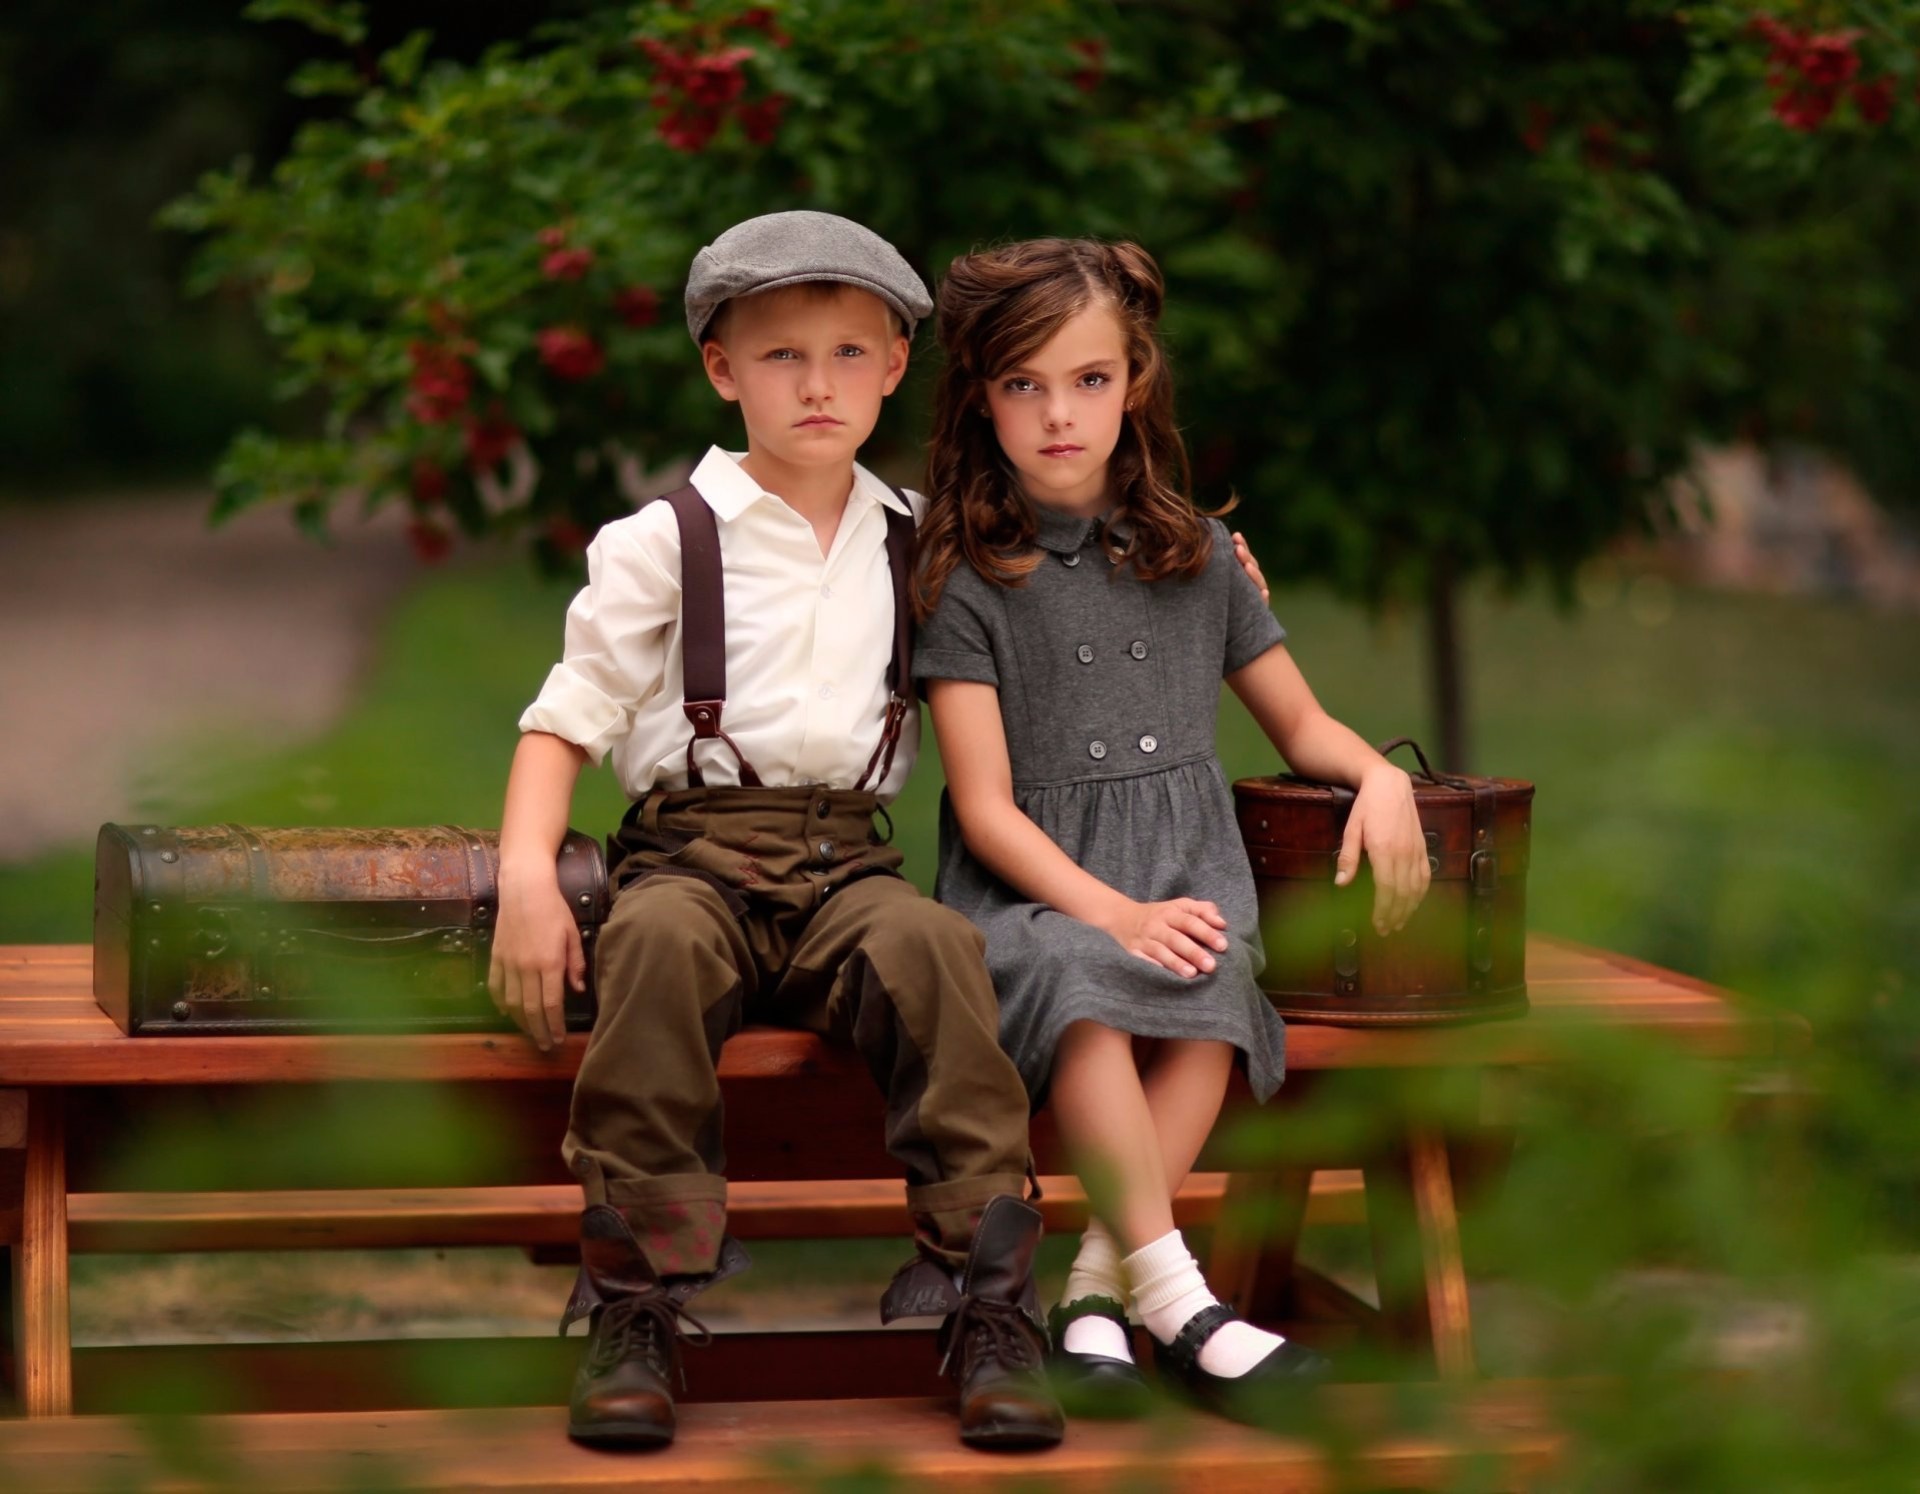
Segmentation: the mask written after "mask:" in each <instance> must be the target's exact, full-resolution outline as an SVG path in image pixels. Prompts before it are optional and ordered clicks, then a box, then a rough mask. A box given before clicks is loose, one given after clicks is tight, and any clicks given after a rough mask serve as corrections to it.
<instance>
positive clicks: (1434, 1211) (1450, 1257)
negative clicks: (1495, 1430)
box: [1407, 1129, 1474, 1380]
mask: <svg viewBox="0 0 1920 1494" xmlns="http://www.w3.org/2000/svg"><path fill="white" fill-rule="evenodd" d="M1407 1150H1408V1154H1409V1157H1410V1160H1411V1162H1412V1169H1411V1170H1412V1174H1413V1208H1414V1217H1415V1219H1416V1220H1417V1221H1418V1222H1419V1226H1420V1259H1421V1263H1422V1264H1423V1265H1424V1267H1425V1268H1426V1289H1427V1320H1428V1323H1429V1324H1430V1326H1431V1329H1432V1332H1433V1358H1434V1363H1435V1365H1436V1366H1437V1367H1438V1369H1439V1371H1440V1378H1441V1379H1443V1380H1470V1379H1472V1378H1473V1375H1474V1361H1473V1320H1472V1315H1471V1309H1470V1307H1469V1304H1468V1301H1467V1272H1466V1265H1465V1263H1464V1262H1463V1261H1462V1259H1461V1255H1460V1216H1459V1214H1458V1213H1457V1212H1456V1211H1455V1209H1454V1205H1453V1172H1452V1169H1451V1168H1450V1167H1449V1166H1448V1164H1447V1143H1446V1140H1445V1138H1444V1137H1442V1136H1441V1135H1440V1134H1439V1133H1438V1132H1435V1131H1431V1130H1426V1129H1420V1130H1416V1131H1414V1132H1413V1133H1412V1134H1411V1135H1410V1136H1409V1137H1408V1138H1407Z"/></svg>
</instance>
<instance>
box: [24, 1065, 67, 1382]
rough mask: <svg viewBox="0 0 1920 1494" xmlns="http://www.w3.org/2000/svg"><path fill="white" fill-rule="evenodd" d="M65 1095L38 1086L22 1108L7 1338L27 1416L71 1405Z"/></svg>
mask: <svg viewBox="0 0 1920 1494" xmlns="http://www.w3.org/2000/svg"><path fill="white" fill-rule="evenodd" d="M64 1099H65V1097H64V1096H63V1095H62V1094H61V1093H60V1092H59V1091H58V1090H43V1091H40V1092H39V1093H36V1094H35V1095H34V1096H33V1103H32V1106H31V1108H30V1109H29V1111H28V1113H27V1147H26V1153H27V1157H26V1174H25V1178H24V1181H23V1186H22V1189H21V1199H20V1243H19V1244H18V1245H16V1246H14V1248H13V1251H12V1255H13V1316H14V1333H13V1344H14V1354H15V1359H16V1365H17V1374H18V1377H19V1387H18V1394H19V1400H20V1407H21V1409H22V1410H23V1411H24V1412H25V1413H26V1414H27V1415H28V1416H64V1415H66V1414H67V1413H68V1412H69V1411H71V1410H72V1409H73V1379H72V1363H71V1360H70V1358H69V1354H68V1332H67V1183H66V1153H65V1134H64V1131H63V1129H62V1121H63V1109H64V1106H63V1102H64Z"/></svg>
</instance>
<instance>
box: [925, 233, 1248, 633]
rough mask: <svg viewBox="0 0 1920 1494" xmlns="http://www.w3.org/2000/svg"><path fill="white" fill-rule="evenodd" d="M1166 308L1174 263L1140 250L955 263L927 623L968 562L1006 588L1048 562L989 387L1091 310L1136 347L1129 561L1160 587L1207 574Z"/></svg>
mask: <svg viewBox="0 0 1920 1494" xmlns="http://www.w3.org/2000/svg"><path fill="white" fill-rule="evenodd" d="M1165 300H1166V283H1165V281H1163V280H1162V279H1161V276H1160V267H1159V266H1158V265H1157V264H1155V263H1154V262H1153V256H1152V255H1150V254H1148V253H1147V251H1146V250H1144V249H1142V248H1141V247H1140V246H1139V245H1138V244H1105V243H1101V242H1099V241H1097V240H1094V239H1029V240H1027V241H1026V242H1024V243H1019V244H1009V245H1006V246H1005V247H1003V248H998V249H984V250H980V251H978V252H976V253H973V254H963V255H961V256H960V257H959V258H958V259H956V260H955V261H954V262H953V263H952V264H951V265H950V266H948V268H947V278H946V279H945V281H943V282H942V283H941V286H940V292H939V295H938V297H937V315H938V319H939V321H938V325H939V335H940V347H941V351H942V352H943V353H944V354H945V363H944V366H943V367H942V368H941V370H940V378H939V382H938V384H937V385H936V386H935V390H934V397H933V438H932V441H931V442H930V444H929V448H928V452H927V512H926V515H925V517H924V518H923V519H922V521H921V524H920V537H919V539H920V542H919V556H920V563H919V568H918V572H917V574H916V577H915V581H914V592H913V610H914V615H915V616H916V617H919V618H921V619H925V618H926V617H928V616H930V615H931V614H932V612H933V609H934V607H935V605H936V604H937V603H938V602H939V600H940V593H941V591H942V590H944V589H945V587H946V584H947V578H948V577H949V576H951V575H952V574H953V568H954V567H955V566H956V565H958V564H959V563H960V561H961V560H962V559H963V558H964V559H965V560H966V562H967V563H968V564H969V565H971V566H972V567H973V568H974V569H975V570H976V571H978V572H979V573H980V574H981V575H982V576H984V577H986V578H987V579H988V580H989V581H993V582H995V583H997V584H999V585H1001V586H1018V585H1021V584H1022V583H1023V582H1024V580H1025V578H1026V577H1027V575H1028V574H1030V573H1031V572H1032V571H1033V569H1034V567H1035V566H1037V565H1038V564H1039V563H1040V555H1039V552H1038V551H1037V550H1036V549H1035V548H1034V533H1035V524H1034V517H1033V510H1032V508H1031V507H1030V506H1029V504H1028V502H1027V500H1026V498H1025V497H1024V496H1023V495H1022V494H1021V492H1020V488H1019V484H1018V482H1017V481H1016V478H1015V474H1014V471H1013V467H1012V466H1011V464H1010V463H1009V462H1008V461H1007V459H1006V457H1005V455H1004V454H1003V453H1002V452H1001V450H1000V443H999V441H998V440H997V439H996V438H995V436H994V433H993V421H992V419H991V418H990V417H989V416H988V414H987V409H986V386H987V383H988V382H989V381H990V380H992V379H995V378H998V377H1000V376H1002V375H1004V374H1005V373H1006V372H1007V371H1008V370H1009V369H1013V368H1017V367H1018V366H1019V365H1020V364H1021V363H1022V362H1024V361H1025V360H1026V359H1027V358H1029V357H1031V356H1032V355H1033V354H1034V353H1036V352H1038V351H1039V350H1040V348H1042V347H1043V346H1045V344H1046V342H1047V340H1048V339H1049V338H1051V337H1052V336H1053V334H1054V333H1055V332H1057V331H1059V330H1060V328H1061V326H1062V325H1063V324H1064V323H1065V322H1066V321H1067V320H1068V319H1069V318H1071V317H1073V316H1075V315H1077V314H1078V313H1079V312H1081V311H1083V310H1085V309H1086V308H1087V307H1089V306H1096V305H1099V306H1107V307H1110V308H1111V309H1112V311H1113V313H1114V315H1115V316H1116V317H1117V318H1118V320H1119V323H1120V334H1121V337H1122V339H1123V341H1124V342H1125V344H1126V350H1127V402H1128V404H1129V405H1130V406H1131V408H1130V409H1129V410H1128V412H1127V415H1126V419H1125V422H1124V423H1123V424H1122V426H1121V429H1120V442H1119V444H1118V445H1117V446H1115V447H1114V450H1113V456H1112V458H1111V460H1110V461H1109V462H1108V466H1107V476H1108V488H1109V492H1110V494H1111V496H1112V498H1113V502H1114V517H1115V519H1116V520H1118V519H1120V518H1122V517H1124V518H1125V519H1126V520H1128V521H1129V522H1130V523H1131V525H1132V533H1131V535H1130V536H1129V538H1128V539H1127V541H1126V543H1125V546H1124V548H1121V549H1118V550H1116V551H1115V553H1116V554H1118V555H1119V556H1121V557H1122V558H1123V559H1126V560H1128V561H1129V562H1130V563H1131V564H1132V565H1133V567H1134V569H1135V570H1136V571H1137V572H1138V574H1139V575H1140V577H1141V578H1142V579H1143V580H1147V581H1157V580H1159V579H1161V578H1162V577H1166V576H1179V577H1184V578H1191V577H1194V576H1197V575H1199V574H1200V572H1201V571H1203V570H1205V569H1206V565H1207V561H1208V559H1209V557H1210V556H1211V555H1212V553H1213V536H1212V533H1211V531H1210V530H1209V528H1208V526H1207V525H1206V524H1205V523H1204V522H1203V520H1204V517H1205V516H1204V515H1203V514H1202V513H1201V512H1200V511H1199V510H1198V509H1196V508H1195V507H1194V505H1193V498H1192V496H1191V494H1190V492H1189V487H1188V484H1189V473H1188V467H1187V449H1186V445H1185V443H1183V442H1182V441H1181V439H1180V432H1179V429H1178V428H1177V427H1176V426H1175V425H1174V423H1173V381H1172V378H1171V377H1170V375H1169V373H1168V370H1167V360H1166V355H1165V353H1164V352H1162V350H1161V347H1160V337H1159V330H1158V329H1159V322H1160V311H1161V307H1162V305H1163V304H1164V303H1165ZM1232 506H1233V505H1232V504H1231V503H1229V504H1228V505H1227V507H1228V508H1231V507H1232ZM1220 512H1222V513H1224V512H1226V510H1225V509H1222V510H1220ZM1111 532H1112V530H1111V526H1110V527H1109V530H1108V533H1109V534H1111ZM1108 543H1109V544H1112V543H1113V541H1112V540H1109V542H1108Z"/></svg>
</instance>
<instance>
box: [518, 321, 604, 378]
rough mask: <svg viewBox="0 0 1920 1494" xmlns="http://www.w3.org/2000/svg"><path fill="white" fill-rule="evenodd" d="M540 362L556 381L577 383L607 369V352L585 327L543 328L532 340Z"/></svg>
mask: <svg viewBox="0 0 1920 1494" xmlns="http://www.w3.org/2000/svg"><path fill="white" fill-rule="evenodd" d="M533 341H534V346H535V347H537V348H538V349H539V350H540V361H541V362H542V363H544V364H545V365H546V367H547V371H548V372H549V373H551V374H552V375H553V376H554V377H555V378H557V379H566V380H567V381H568V382H570V383H578V382H579V381H580V380H582V379H590V378H592V377H593V376H594V375H595V374H597V373H599V372H600V370H601V369H603V368H605V367H606V366H607V352H606V349H605V348H603V347H601V346H600V344H599V343H597V342H595V341H594V340H593V334H592V333H591V332H589V331H587V330H586V329H585V328H584V327H572V326H568V327H543V328H542V329H541V330H540V332H539V333H538V334H537V335H536V336H535V337H534V340H533Z"/></svg>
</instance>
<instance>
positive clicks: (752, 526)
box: [520, 447, 922, 799]
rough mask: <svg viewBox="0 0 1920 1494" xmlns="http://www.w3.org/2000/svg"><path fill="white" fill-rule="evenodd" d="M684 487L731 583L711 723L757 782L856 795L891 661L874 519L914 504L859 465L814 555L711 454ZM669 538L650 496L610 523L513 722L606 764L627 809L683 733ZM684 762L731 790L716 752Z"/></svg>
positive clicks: (912, 729) (732, 772)
mask: <svg viewBox="0 0 1920 1494" xmlns="http://www.w3.org/2000/svg"><path fill="white" fill-rule="evenodd" d="M692 482H693V486H694V487H695V488H696V489H697V490H698V491H699V494H700V496H701V497H702V498H703V499H705V500H706V502H707V505H708V506H709V507H710V508H711V509H712V510H713V512H714V516H715V517H716V518H717V519H718V520H719V529H720V563H721V567H722V572H723V575H724V577H725V586H726V623H727V705H726V711H725V714H724V717H723V719H722V722H721V724H722V726H723V728H724V729H725V731H726V733H727V735H728V736H730V737H732V738H733V740H734V741H735V742H737V743H739V745H740V750H741V751H742V752H743V753H745V754H746V758H747V761H748V762H750V763H751V764H753V767H754V771H755V772H757V773H758V774H759V775H760V781H761V782H762V783H764V784H766V785H767V786H769V787H781V786H788V785H801V784H804V785H812V784H826V785H828V786H830V787H833V788H851V787H853V786H854V785H855V784H856V783H858V782H859V781H860V775H861V774H862V773H864V772H865V771H866V768H867V761H868V759H869V758H871V757H872V755H873V750H874V748H875V746H877V745H878V744H879V741H880V734H881V731H882V729H883V727H884V725H885V719H886V711H887V664H888V662H889V660H890V659H891V658H892V656H893V578H892V573H891V572H890V571H889V570H888V567H887V543H886V541H887V521H886V516H885V514H884V513H883V510H884V509H889V508H890V509H894V510H895V511H897V512H902V513H907V512H912V513H913V517H914V518H915V519H916V520H917V519H918V517H919V514H918V512H917V511H915V510H916V509H917V508H918V506H919V505H920V503H921V501H922V500H920V499H919V496H918V495H917V494H913V495H910V496H911V498H912V499H913V500H914V506H915V507H914V509H909V508H907V507H906V506H904V505H902V503H901V501H900V499H899V498H898V497H897V496H896V495H895V494H894V492H893V490H892V489H891V488H889V487H888V486H887V485H886V484H885V483H884V482H882V481H880V479H879V478H877V477H875V476H874V475H873V474H872V473H870V472H868V471H867V470H866V469H865V468H864V467H859V466H856V467H855V468H854V469H853V491H852V493H851V494H850V495H849V496H848V499H847V509H846V513H845V514H844V515H842V517H841V520H840V527H839V529H838V530H837V531H836V532H835V534H834V537H833V549H832V551H831V552H830V553H828V554H827V555H824V556H823V555H822V554H821V553H820V543H819V541H818V539H816V538H815V536H814V530H813V525H812V524H810V523H809V522H808V521H807V520H806V519H805V518H804V517H803V516H802V515H800V514H799V513H797V512H795V511H794V510H793V509H791V508H789V507H788V506H787V505H786V503H785V502H784V501H782V500H781V499H780V498H779V497H777V496H775V495H774V494H772V493H769V492H767V491H766V490H765V489H763V488H762V487H761V486H760V485H759V484H758V483H757V482H755V481H754V480H753V479H752V478H751V477H749V476H747V474H746V472H745V470H744V469H742V467H741V466H740V464H739V461H738V459H737V458H735V457H734V456H732V455H730V454H729V453H727V452H724V451H722V450H720V449H719V448H718V447H714V448H713V449H712V450H710V451H708V453H707V454H706V456H705V457H704V458H703V459H702V460H701V462H700V465H699V466H698V467H696V468H695V469H694V472H693V478H692ZM683 678H684V673H683V669H682V660H681V619H680V529H679V525H678V524H677V523H676V522H675V521H674V516H673V510H672V509H671V508H670V507H669V506H668V505H667V504H664V503H649V504H647V505H645V506H644V507H642V508H641V509H640V510H639V511H638V512H637V513H635V514H633V515H631V516H630V517H628V518H625V519H619V520H616V521H615V522H614V523H611V524H608V525H606V526H605V527H604V528H603V529H601V531H600V533H599V534H598V535H597V536H595V538H594V541H593V543H592V544H591V545H590V546H589V547H588V548H587V584H586V586H585V587H584V588H582V590H581V592H580V594H579V595H578V596H576V597H575V598H574V599H573V605H572V606H571V607H569V608H568V609H567V638H566V654H565V657H564V658H563V659H562V660H561V662H560V663H558V664H556V665H554V667H553V670H552V672H551V673H550V674H549V675H548V676H547V682H546V684H545V685H543V686H542V687H541V690H540V694H539V697H538V698H537V699H536V700H535V701H534V702H533V704H532V705H530V706H529V707H527V709H526V712H525V714H523V715H522V716H521V717H520V729H521V730H522V731H545V732H551V733H553V735H555V736H557V737H564V738H566V740H568V741H569V742H575V743H578V744H579V745H580V746H581V747H582V748H584V749H585V750H586V752H587V754H588V756H590V757H591V758H592V759H593V761H594V762H596V763H599V762H602V761H604V760H605V759H606V758H607V757H608V756H609V754H611V756H612V758H613V768H614V772H615V773H616V774H617V775H618V777H619V779H620V784H621V787H622V788H624V789H625V790H626V792H627V794H628V796H629V797H630V798H635V799H637V798H639V797H641V796H642V795H643V794H645V793H646V792H647V791H648V790H649V789H651V788H654V787H656V786H658V787H661V788H684V787H685V786H686V782H687V771H686V763H687V743H688V742H689V741H691V740H692V738H693V727H692V726H691V725H690V724H689V723H688V721H687V717H686V712H685V711H684V710H683V709H682V704H683V700H684V692H683V688H682V680H683ZM919 737H920V714H919V711H918V710H917V709H915V708H914V707H913V706H911V705H909V707H908V710H907V715H906V719H905V721H904V722H903V723H902V725H901V730H900V745H899V747H898V749H897V750H896V751H895V753H894V756H893V766H892V768H891V770H890V771H889V772H888V774H887V777H886V780H885V782H883V783H882V784H880V785H879V790H880V797H881V798H882V799H891V798H892V797H893V796H894V795H895V794H897V793H899V791H900V786H901V784H903V783H904V782H905V781H906V777H907V771H908V770H909V769H910V768H911V767H912V766H913V758H914V753H915V751H916V750H917V749H918V746H919ZM694 761H695V762H696V763H698V764H699V767H700V774H701V776H702V777H703V778H704V779H705V780H706V781H707V783H708V784H709V785H717V784H737V783H738V782H739V781H740V773H739V766H738V764H737V763H736V762H735V760H734V756H733V753H732V752H731V751H729V750H728V748H727V745H726V743H724V742H719V741H708V742H702V743H700V744H699V746H698V747H697V748H696V749H695V752H694Z"/></svg>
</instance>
